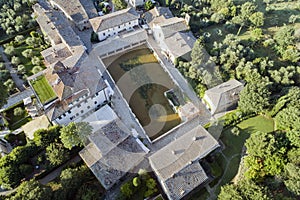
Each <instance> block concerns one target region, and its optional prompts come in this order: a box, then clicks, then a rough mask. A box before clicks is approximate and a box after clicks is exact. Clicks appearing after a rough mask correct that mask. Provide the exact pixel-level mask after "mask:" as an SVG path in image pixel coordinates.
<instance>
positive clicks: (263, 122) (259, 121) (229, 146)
mask: <svg viewBox="0 0 300 200" xmlns="http://www.w3.org/2000/svg"><path fill="white" fill-rule="evenodd" d="M237 127H239V128H240V129H241V131H240V134H239V136H235V135H233V134H232V133H231V128H228V129H225V130H224V131H223V132H222V136H221V140H222V142H223V143H224V144H225V146H226V148H225V150H224V151H223V153H224V154H225V155H226V157H230V156H232V155H234V154H240V153H241V150H242V147H243V145H244V143H245V141H246V139H247V138H248V137H249V136H250V134H251V133H253V132H256V131H262V132H271V131H273V130H274V121H273V120H272V119H270V118H266V117H263V116H256V117H253V118H250V119H247V120H245V121H242V122H241V123H239V124H238V125H237Z"/></svg>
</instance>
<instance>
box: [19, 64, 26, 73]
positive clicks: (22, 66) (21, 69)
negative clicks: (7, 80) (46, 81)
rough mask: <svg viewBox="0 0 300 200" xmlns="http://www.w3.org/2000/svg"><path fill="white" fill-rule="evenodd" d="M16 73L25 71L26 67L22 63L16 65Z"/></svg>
mask: <svg viewBox="0 0 300 200" xmlns="http://www.w3.org/2000/svg"><path fill="white" fill-rule="evenodd" d="M17 70H18V73H19V74H25V73H26V68H25V66H24V65H18V69H17Z"/></svg>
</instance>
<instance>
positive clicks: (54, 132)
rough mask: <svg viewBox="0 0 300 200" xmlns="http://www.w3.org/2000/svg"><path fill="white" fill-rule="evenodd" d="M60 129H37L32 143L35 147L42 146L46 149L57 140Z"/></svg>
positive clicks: (55, 127)
mask: <svg viewBox="0 0 300 200" xmlns="http://www.w3.org/2000/svg"><path fill="white" fill-rule="evenodd" d="M59 131H60V127H59V126H52V127H50V128H48V129H39V130H37V131H35V132H34V138H33V141H34V143H35V144H36V145H37V146H42V147H44V148H46V147H47V146H49V145H50V144H51V143H54V142H55V141H56V140H58V139H59V135H60V132H59Z"/></svg>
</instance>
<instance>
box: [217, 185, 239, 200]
mask: <svg viewBox="0 0 300 200" xmlns="http://www.w3.org/2000/svg"><path fill="white" fill-rule="evenodd" d="M218 199H219V200H231V199H232V200H243V197H242V196H241V195H240V193H239V192H238V188H237V186H236V185H233V184H230V185H225V186H222V187H221V192H220V194H219V195H218Z"/></svg>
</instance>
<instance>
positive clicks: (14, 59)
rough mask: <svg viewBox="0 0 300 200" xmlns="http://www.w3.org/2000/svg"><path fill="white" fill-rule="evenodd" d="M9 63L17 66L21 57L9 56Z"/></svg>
mask: <svg viewBox="0 0 300 200" xmlns="http://www.w3.org/2000/svg"><path fill="white" fill-rule="evenodd" d="M11 63H12V64H14V65H15V66H17V65H18V64H20V63H21V59H20V58H19V57H16V56H13V57H12V58H11Z"/></svg>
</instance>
